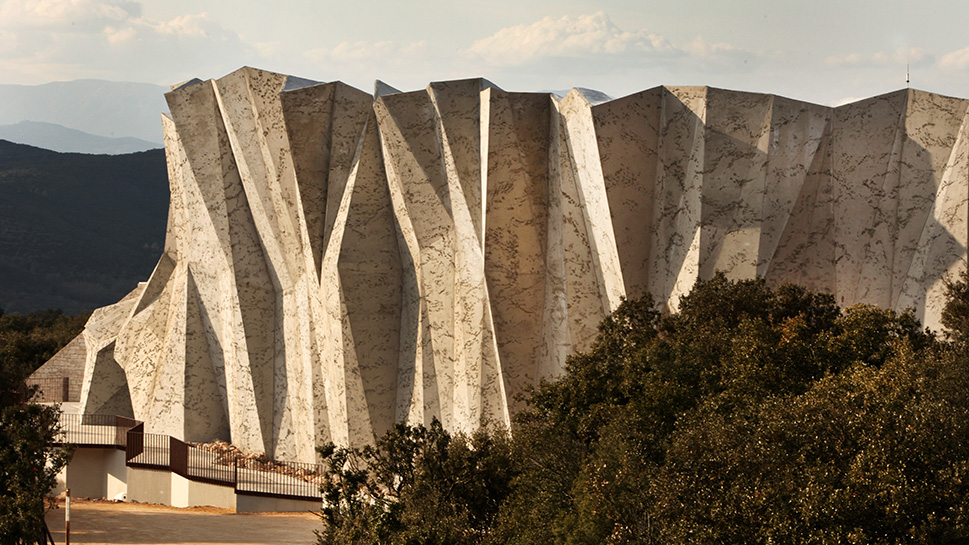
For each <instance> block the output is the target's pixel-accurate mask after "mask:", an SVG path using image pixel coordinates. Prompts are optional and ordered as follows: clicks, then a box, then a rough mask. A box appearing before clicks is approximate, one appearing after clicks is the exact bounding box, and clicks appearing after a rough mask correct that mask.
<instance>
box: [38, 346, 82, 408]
mask: <svg viewBox="0 0 969 545" xmlns="http://www.w3.org/2000/svg"><path fill="white" fill-rule="evenodd" d="M86 353H87V351H86V348H85V345H84V336H83V335H78V336H77V337H74V339H73V340H72V341H71V342H69V343H67V345H66V346H65V347H64V348H61V349H60V350H59V351H58V352H57V353H56V354H54V357H52V358H51V359H49V360H47V362H46V363H45V364H44V365H41V366H40V367H39V368H37V370H36V371H34V372H33V373H32V374H31V375H30V378H29V379H28V380H27V383H28V384H37V385H39V386H41V388H43V389H45V390H46V389H50V390H51V391H44V392H42V395H43V400H44V401H71V402H76V401H80V399H81V383H82V382H83V380H84V360H85V357H86V356H85V355H86ZM65 377H66V378H67V380H68V387H67V388H68V390H67V392H68V395H67V399H61V398H63V397H64V396H63V393H62V388H61V387H60V383H59V382H58V381H60V380H61V379H63V378H65Z"/></svg>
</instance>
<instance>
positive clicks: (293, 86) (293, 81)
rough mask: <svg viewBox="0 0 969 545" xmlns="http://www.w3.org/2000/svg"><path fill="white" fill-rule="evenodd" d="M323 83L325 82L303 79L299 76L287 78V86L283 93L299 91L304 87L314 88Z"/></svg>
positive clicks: (284, 86)
mask: <svg viewBox="0 0 969 545" xmlns="http://www.w3.org/2000/svg"><path fill="white" fill-rule="evenodd" d="M321 83H324V82H322V81H316V80H312V79H306V78H301V77H298V76H286V84H285V85H283V92H286V91H295V90H297V89H302V88H303V87H313V86H314V85H320V84H321Z"/></svg>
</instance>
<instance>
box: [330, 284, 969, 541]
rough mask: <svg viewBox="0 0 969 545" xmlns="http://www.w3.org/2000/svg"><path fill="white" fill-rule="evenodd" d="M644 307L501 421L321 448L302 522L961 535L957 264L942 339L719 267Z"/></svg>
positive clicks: (911, 322) (901, 320)
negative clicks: (322, 463)
mask: <svg viewBox="0 0 969 545" xmlns="http://www.w3.org/2000/svg"><path fill="white" fill-rule="evenodd" d="M653 307H654V305H653V304H652V301H651V300H650V299H649V298H644V299H641V300H636V301H626V302H624V303H623V304H622V305H621V306H620V308H619V309H617V310H616V312H615V313H613V315H612V316H610V317H609V318H607V319H606V320H605V321H604V322H603V323H602V324H601V325H600V328H599V335H598V337H597V339H596V341H595V343H594V344H593V346H592V347H591V349H590V350H588V351H587V352H585V353H582V354H577V355H575V356H573V357H571V358H570V359H569V360H568V365H567V373H566V374H565V376H563V377H562V378H561V379H559V380H557V381H554V382H546V383H543V384H541V385H540V386H539V387H537V388H536V389H535V390H534V391H533V392H532V393H531V396H530V404H529V408H528V409H527V410H525V411H524V412H522V413H521V414H519V415H517V417H516V421H515V426H514V429H513V433H512V437H511V438H510V439H508V438H507V437H506V436H505V435H504V434H503V433H504V432H492V433H490V434H489V433H484V432H481V433H479V434H476V435H475V436H474V437H472V438H465V437H462V436H456V437H452V436H451V435H449V434H447V433H446V432H444V431H443V430H442V429H441V427H440V425H439V424H434V425H432V427H431V429H429V430H428V429H424V428H422V427H417V428H413V427H404V426H402V427H398V428H397V429H396V430H394V432H392V433H391V434H389V435H388V436H386V437H385V438H383V439H382V440H380V441H378V442H377V444H376V446H375V447H371V448H369V449H364V450H362V451H356V450H345V449H344V450H340V449H334V450H331V451H328V452H326V453H325V454H327V455H328V460H329V462H330V473H331V477H332V478H333V481H332V484H331V485H329V486H328V487H327V490H326V492H327V495H326V498H325V500H326V502H327V505H328V507H327V509H326V510H324V512H323V518H324V521H325V523H326V524H325V526H324V530H323V532H322V533H321V536H320V542H321V543H508V544H532V543H534V544H539V543H541V544H546V543H561V544H586V543H588V544H600V543H709V544H731V543H736V544H751V543H764V544H767V543H805V544H812V543H817V544H822V543H824V544H827V543H858V544H862V543H864V544H896V543H966V542H969V284H967V283H966V281H965V278H964V279H963V280H962V281H961V282H956V283H954V284H953V285H951V286H950V302H949V304H948V306H947V308H946V309H945V313H944V315H943V322H944V324H945V326H946V327H947V328H948V330H949V334H948V335H947V336H946V338H944V339H939V338H937V337H936V336H935V335H933V334H931V333H930V332H926V331H924V330H922V329H921V327H920V325H919V324H918V322H917V320H916V319H915V318H914V317H913V316H912V315H911V314H909V313H903V314H897V313H895V312H892V311H887V310H882V309H878V308H875V307H870V306H864V305H859V306H854V307H850V308H847V309H844V310H842V309H839V308H838V307H837V305H836V304H835V302H834V299H833V298H832V297H831V296H828V295H823V294H816V293H811V292H808V291H806V290H804V289H801V288H798V287H795V286H783V287H780V288H778V289H777V290H771V289H770V288H768V287H767V286H766V284H765V283H764V282H762V281H756V280H753V281H740V282H732V281H729V280H727V279H726V278H725V277H724V276H722V275H718V276H716V277H715V278H713V279H712V280H710V281H706V282H699V283H697V285H696V286H695V287H694V289H693V291H692V292H691V293H690V294H689V295H688V296H686V297H685V298H683V300H682V302H681V305H680V311H679V312H678V313H675V314H671V315H668V316H660V315H659V314H658V313H657V312H655V311H654V310H653ZM414 438H417V439H414ZM400 445H407V446H406V448H401V446H400ZM472 483H473V486H472ZM405 490H406V492H405Z"/></svg>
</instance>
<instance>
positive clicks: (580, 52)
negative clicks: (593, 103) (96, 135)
mask: <svg viewBox="0 0 969 545" xmlns="http://www.w3.org/2000/svg"><path fill="white" fill-rule="evenodd" d="M967 20H969V3H965V2H951V1H945V2H942V1H936V0H920V1H918V2H912V1H906V2H900V1H896V0H886V1H878V2H868V1H860V0H859V1H851V0H848V1H846V0H812V1H810V2H805V1H788V0H773V1H759V0H666V1H663V2H654V1H651V0H597V1H588V0H557V1H545V0H535V1H532V0H489V1H487V2H485V1H480V0H457V1H437V0H374V1H368V0H349V1H348V0H343V1H341V2H332V1H329V0H272V1H261V2H253V1H246V0H144V1H140V2H139V1H129V0H0V83H6V84H28V85H33V84H41V83H47V82H51V81H68V80H74V79H89V78H93V79H105V80H112V81H134V82H144V83H155V84H161V85H171V84H174V83H178V82H181V81H185V80H187V79H190V78H193V77H198V78H201V79H208V78H217V77H220V76H223V75H225V74H227V73H229V72H232V71H233V70H235V69H237V68H239V67H241V66H254V67H257V68H263V69H266V70H271V71H275V72H282V73H286V74H292V75H297V76H301V77H304V78H309V79H313V80H317V81H334V80H340V81H343V82H345V83H348V84H350V85H353V86H354V87H357V88H359V89H363V90H366V91H368V92H369V91H372V89H373V82H374V80H375V79H380V80H382V81H384V82H386V83H387V84H389V85H391V86H393V87H396V88H398V89H401V90H405V91H406V90H415V89H422V88H424V87H426V86H427V84H428V83H429V82H431V81H439V80H446V79H460V78H468V77H484V78H487V79H488V80H490V81H492V82H493V83H495V84H496V85H498V86H499V87H501V88H503V89H506V90H509V91H547V90H565V89H569V88H571V87H587V88H591V89H597V90H600V91H602V92H605V93H607V94H609V95H611V96H613V97H620V96H624V95H627V94H630V93H634V92H637V91H641V90H644V89H648V88H651V87H655V86H657V85H710V86H714V87H721V88H727V89H736V90H745V91H756V92H762V93H773V94H778V95H783V96H788V97H791V98H796V99H801V100H806V101H810V102H815V103H819V104H827V105H837V104H842V103H845V102H850V101H852V100H856V99H860V98H866V97H870V96H874V95H878V94H881V93H886V92H890V91H894V90H897V89H900V88H903V87H905V86H906V66H909V70H910V73H911V86H912V87H915V88H918V89H923V90H926V91H932V92H936V93H941V94H945V95H952V96H959V97H969V32H967V31H966V23H965V22H966V21H967Z"/></svg>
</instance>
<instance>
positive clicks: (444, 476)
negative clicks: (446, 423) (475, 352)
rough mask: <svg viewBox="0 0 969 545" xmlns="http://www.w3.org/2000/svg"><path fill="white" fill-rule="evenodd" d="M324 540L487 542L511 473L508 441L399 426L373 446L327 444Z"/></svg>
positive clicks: (437, 427)
mask: <svg viewBox="0 0 969 545" xmlns="http://www.w3.org/2000/svg"><path fill="white" fill-rule="evenodd" d="M321 454H322V455H323V457H324V459H325V461H326V464H327V468H328V470H327V477H328V479H327V483H326V484H325V485H324V486H323V503H324V508H323V510H322V512H321V516H322V518H323V522H324V528H323V530H322V531H321V532H318V533H317V536H318V543H319V544H320V545H326V544H337V543H353V544H364V543H373V544H440V545H445V544H464V543H486V542H488V541H489V540H490V539H491V529H492V527H493V526H494V519H495V517H496V516H497V513H498V507H499V505H500V504H501V503H502V501H503V500H504V498H505V497H506V496H507V494H508V491H509V488H510V482H511V478H512V474H511V468H512V464H511V461H510V456H511V453H510V450H509V441H508V438H507V437H506V435H505V434H504V433H503V432H500V431H497V432H493V433H489V432H487V431H486V430H481V431H479V432H477V433H475V434H473V435H471V436H470V437H465V436H463V435H457V436H452V435H451V434H450V433H448V432H446V431H445V430H444V428H443V426H441V423H440V422H439V421H437V420H436V419H435V420H434V421H433V422H432V423H431V425H430V427H429V428H426V427H424V426H406V425H397V426H395V428H394V429H393V430H391V431H390V432H388V433H387V434H385V435H384V436H383V437H381V438H380V439H379V440H378V441H377V442H376V444H375V445H374V446H368V447H365V448H363V449H352V448H335V447H333V446H330V447H328V448H326V449H323V450H321Z"/></svg>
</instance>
